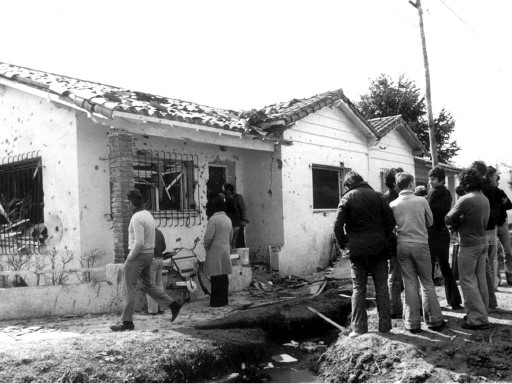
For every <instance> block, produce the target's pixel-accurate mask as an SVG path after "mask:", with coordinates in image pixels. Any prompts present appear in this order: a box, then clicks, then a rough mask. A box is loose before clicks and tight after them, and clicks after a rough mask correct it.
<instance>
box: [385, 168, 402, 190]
mask: <svg viewBox="0 0 512 384" xmlns="http://www.w3.org/2000/svg"><path fill="white" fill-rule="evenodd" d="M403 171H404V170H403V169H402V168H400V167H399V168H391V169H389V170H388V171H387V172H386V175H385V176H384V184H386V187H387V188H388V189H394V188H395V186H396V180H395V176H396V174H397V173H400V172H403Z"/></svg>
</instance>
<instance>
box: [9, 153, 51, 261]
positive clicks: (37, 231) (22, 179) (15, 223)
mask: <svg viewBox="0 0 512 384" xmlns="http://www.w3.org/2000/svg"><path fill="white" fill-rule="evenodd" d="M0 204H1V205H2V207H3V208H4V210H5V212H6V216H7V217H4V216H3V215H2V217H0V254H1V255H17V254H21V255H23V254H24V255H30V254H39V253H40V247H41V245H43V244H44V243H45V241H46V239H47V237H48V233H47V231H46V227H45V226H44V201H43V174H42V159H41V156H40V154H39V151H33V152H29V153H24V154H20V155H15V156H9V157H4V158H3V159H2V161H1V162H0Z"/></svg>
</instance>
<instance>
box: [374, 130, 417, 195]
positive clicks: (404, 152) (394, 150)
mask: <svg viewBox="0 0 512 384" xmlns="http://www.w3.org/2000/svg"><path fill="white" fill-rule="evenodd" d="M369 154H370V169H371V172H370V175H369V178H368V183H369V184H370V185H371V186H372V188H373V189H375V190H376V191H379V192H384V191H382V190H381V179H380V177H381V176H380V171H381V169H389V168H398V167H401V168H403V170H404V171H405V172H409V173H410V174H412V175H413V176H414V175H415V172H414V156H413V154H412V149H411V146H410V145H409V143H407V141H406V140H405V139H404V138H403V136H402V135H401V134H400V132H398V131H397V130H393V131H391V132H389V133H388V134H387V135H386V136H384V137H383V138H382V139H380V140H379V142H377V143H374V144H372V145H371V146H370V150H369Z"/></svg>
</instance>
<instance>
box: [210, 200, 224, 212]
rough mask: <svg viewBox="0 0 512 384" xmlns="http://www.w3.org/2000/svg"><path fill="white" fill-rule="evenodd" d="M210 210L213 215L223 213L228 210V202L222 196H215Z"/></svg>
mask: <svg viewBox="0 0 512 384" xmlns="http://www.w3.org/2000/svg"><path fill="white" fill-rule="evenodd" d="M210 209H211V212H212V215H213V214H214V213H215V212H222V211H225V210H226V202H225V200H224V198H223V197H222V196H215V197H214V198H212V200H211V202H210Z"/></svg>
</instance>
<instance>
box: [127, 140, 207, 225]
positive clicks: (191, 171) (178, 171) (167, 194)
mask: <svg viewBox="0 0 512 384" xmlns="http://www.w3.org/2000/svg"><path fill="white" fill-rule="evenodd" d="M197 159H198V158H197V155H191V154H180V153H173V152H164V151H146V150H137V151H136V154H135V157H134V160H133V172H134V176H135V187H136V188H137V189H139V190H140V192H141V193H142V196H143V198H144V202H145V203H146V207H147V209H148V210H149V211H150V212H151V213H152V214H153V217H154V218H155V220H156V222H157V226H159V227H160V226H164V227H165V226H193V225H196V224H201V215H200V206H199V204H198V202H199V188H198V182H197V180H198V176H199V175H198V166H197V163H198V161H197Z"/></svg>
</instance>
